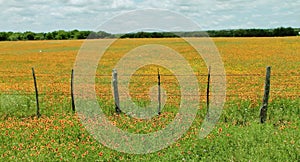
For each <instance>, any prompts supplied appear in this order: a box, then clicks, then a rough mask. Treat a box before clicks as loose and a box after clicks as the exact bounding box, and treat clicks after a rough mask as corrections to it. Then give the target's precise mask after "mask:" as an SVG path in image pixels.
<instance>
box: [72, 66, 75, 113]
mask: <svg viewBox="0 0 300 162" xmlns="http://www.w3.org/2000/svg"><path fill="white" fill-rule="evenodd" d="M71 101H72V111H73V112H75V101H74V69H72V74H71Z"/></svg>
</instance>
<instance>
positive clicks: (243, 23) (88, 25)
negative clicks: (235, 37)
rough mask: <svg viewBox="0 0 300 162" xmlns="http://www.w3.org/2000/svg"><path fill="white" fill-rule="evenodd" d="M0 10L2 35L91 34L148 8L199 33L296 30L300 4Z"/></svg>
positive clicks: (8, 6)
mask: <svg viewBox="0 0 300 162" xmlns="http://www.w3.org/2000/svg"><path fill="white" fill-rule="evenodd" d="M0 4H1V5H0V12H1V14H0V22H1V24H0V31H34V32H48V31H53V30H59V29H63V30H73V29H79V30H94V29H96V28H97V27H98V26H99V25H101V23H103V22H106V21H109V20H110V19H111V18H113V17H115V16H117V15H120V14H124V13H126V12H129V11H132V10H141V9H149V8H154V9H156V8H158V9H165V10H171V11H173V12H176V13H179V14H181V15H183V16H185V17H187V18H189V19H191V20H193V21H194V22H196V23H197V24H199V26H200V27H201V29H203V30H211V29H236V28H275V27H280V26H284V27H288V26H291V27H300V21H299V20H300V12H299V11H300V0H252V1H250V0H0ZM157 18H158V19H159V17H157Z"/></svg>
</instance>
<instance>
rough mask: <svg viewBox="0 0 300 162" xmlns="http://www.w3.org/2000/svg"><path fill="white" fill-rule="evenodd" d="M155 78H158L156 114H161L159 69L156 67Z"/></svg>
mask: <svg viewBox="0 0 300 162" xmlns="http://www.w3.org/2000/svg"><path fill="white" fill-rule="evenodd" d="M157 79H158V82H157V84H158V115H160V114H161V88H160V73H159V69H157Z"/></svg>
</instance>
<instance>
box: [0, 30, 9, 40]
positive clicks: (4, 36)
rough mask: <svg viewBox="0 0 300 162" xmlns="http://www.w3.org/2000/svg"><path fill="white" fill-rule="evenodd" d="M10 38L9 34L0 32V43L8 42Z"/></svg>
mask: <svg viewBox="0 0 300 162" xmlns="http://www.w3.org/2000/svg"><path fill="white" fill-rule="evenodd" d="M8 37H9V35H8V33H6V32H0V41H6V40H8Z"/></svg>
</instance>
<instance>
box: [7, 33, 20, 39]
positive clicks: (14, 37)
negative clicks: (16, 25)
mask: <svg viewBox="0 0 300 162" xmlns="http://www.w3.org/2000/svg"><path fill="white" fill-rule="evenodd" d="M8 40H9V41H18V40H23V34H22V33H20V32H16V33H12V34H11V35H10V36H9V37H8Z"/></svg>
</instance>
